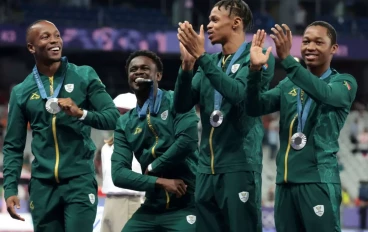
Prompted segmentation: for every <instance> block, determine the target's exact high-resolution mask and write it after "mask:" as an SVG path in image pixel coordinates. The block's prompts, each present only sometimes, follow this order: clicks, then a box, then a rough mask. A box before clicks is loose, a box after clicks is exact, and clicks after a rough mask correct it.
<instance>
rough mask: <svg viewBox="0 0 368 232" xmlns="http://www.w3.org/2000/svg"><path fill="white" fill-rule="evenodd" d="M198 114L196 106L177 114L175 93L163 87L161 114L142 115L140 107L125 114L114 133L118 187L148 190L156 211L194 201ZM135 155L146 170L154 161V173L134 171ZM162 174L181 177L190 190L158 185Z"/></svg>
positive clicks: (114, 175) (114, 174)
mask: <svg viewBox="0 0 368 232" xmlns="http://www.w3.org/2000/svg"><path fill="white" fill-rule="evenodd" d="M197 123H198V117H197V115H196V114H195V111H194V109H192V110H191V111H189V112H187V113H184V114H177V113H176V112H175V110H174V107H173V92H172V91H164V90H162V98H161V103H160V106H159V111H158V112H157V114H153V113H151V114H147V115H146V116H145V118H139V117H138V113H137V110H136V108H134V109H132V110H131V111H129V112H127V113H126V114H124V115H123V116H121V117H120V118H119V120H118V123H117V127H116V130H115V135H114V153H113V155H112V158H111V162H112V171H111V172H112V179H113V182H114V184H115V185H116V186H117V187H121V188H126V189H132V190H137V191H146V200H145V202H144V205H145V206H147V207H151V208H153V209H155V210H167V209H170V210H172V209H178V208H184V207H187V206H189V205H191V204H193V198H194V197H193V196H194V186H195V174H196V168H197V154H196V151H197V149H198V134H197ZM133 153H134V156H135V157H136V158H137V160H138V162H139V163H140V164H141V168H142V171H143V173H144V172H145V170H146V169H147V167H148V165H149V164H152V172H150V175H141V174H139V173H135V172H133V171H132V170H131V167H132V159H133ZM158 177H162V178H167V179H181V180H183V181H184V182H185V183H186V184H187V186H188V187H187V193H186V194H185V195H184V196H183V197H181V198H176V196H175V195H173V194H171V193H168V192H166V191H165V190H164V189H161V188H158V187H156V184H155V183H156V180H157V178H158Z"/></svg>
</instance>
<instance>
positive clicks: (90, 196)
mask: <svg viewBox="0 0 368 232" xmlns="http://www.w3.org/2000/svg"><path fill="white" fill-rule="evenodd" d="M88 197H89V201H90V202H91V203H92V204H94V203H95V201H96V198H95V194H93V193H90V194H88Z"/></svg>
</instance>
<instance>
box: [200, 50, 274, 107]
mask: <svg viewBox="0 0 368 232" xmlns="http://www.w3.org/2000/svg"><path fill="white" fill-rule="evenodd" d="M197 62H198V64H199V66H200V67H201V68H202V69H203V72H204V75H205V76H206V77H207V78H208V79H209V80H210V82H211V84H212V86H213V87H214V88H215V89H216V90H217V91H218V92H219V93H220V94H221V95H222V96H223V97H224V98H226V100H227V101H229V102H230V103H231V104H233V105H236V104H239V103H240V102H243V101H244V100H245V98H246V96H247V94H246V91H245V89H246V85H247V78H248V75H249V67H248V66H243V67H242V68H241V69H240V70H239V71H238V73H237V75H236V76H235V78H229V77H228V75H227V74H226V73H224V72H223V71H222V70H221V68H219V67H218V66H217V65H216V64H215V63H214V62H213V60H212V57H211V56H210V55H208V54H205V55H203V56H202V57H200V58H199V59H198V61H197ZM267 65H268V68H267V69H266V70H265V71H264V72H262V79H263V80H262V81H263V82H264V84H265V87H266V88H268V83H269V82H270V81H271V80H272V78H273V72H274V67H275V58H274V57H273V55H272V54H271V55H270V58H269V60H268V62H267Z"/></svg>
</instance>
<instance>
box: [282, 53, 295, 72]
mask: <svg viewBox="0 0 368 232" xmlns="http://www.w3.org/2000/svg"><path fill="white" fill-rule="evenodd" d="M295 64H299V63H298V62H297V61H296V60H295V59H294V57H292V56H291V55H288V56H287V57H286V58H285V59H284V60H282V61H281V66H282V67H283V68H284V69H287V68H290V67H291V66H293V65H295Z"/></svg>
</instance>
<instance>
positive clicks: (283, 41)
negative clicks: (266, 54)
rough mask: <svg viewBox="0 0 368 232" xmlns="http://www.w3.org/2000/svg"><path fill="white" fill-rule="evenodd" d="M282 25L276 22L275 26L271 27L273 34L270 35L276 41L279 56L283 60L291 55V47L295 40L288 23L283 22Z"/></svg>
mask: <svg viewBox="0 0 368 232" xmlns="http://www.w3.org/2000/svg"><path fill="white" fill-rule="evenodd" d="M282 27H283V28H284V29H285V31H286V33H285V32H284V30H283V29H282ZM282 27H280V25H278V24H276V25H275V27H273V28H271V30H272V32H273V34H272V35H270V37H271V38H272V39H273V41H274V42H275V45H276V52H277V56H278V57H279V58H280V59H281V60H283V59H285V58H286V57H288V56H289V55H290V49H291V46H292V42H293V36H292V34H291V31H290V28H289V27H288V25H286V24H282Z"/></svg>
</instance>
